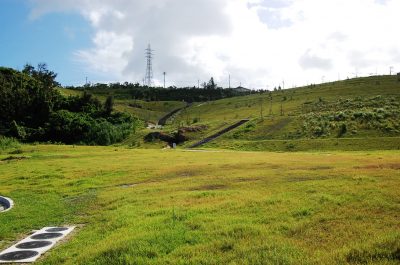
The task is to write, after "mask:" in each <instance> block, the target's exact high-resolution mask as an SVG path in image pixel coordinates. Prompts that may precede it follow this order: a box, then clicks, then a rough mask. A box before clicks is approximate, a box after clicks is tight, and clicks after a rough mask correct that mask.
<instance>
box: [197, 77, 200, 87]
mask: <svg viewBox="0 0 400 265" xmlns="http://www.w3.org/2000/svg"><path fill="white" fill-rule="evenodd" d="M197 88H198V89H200V79H197Z"/></svg>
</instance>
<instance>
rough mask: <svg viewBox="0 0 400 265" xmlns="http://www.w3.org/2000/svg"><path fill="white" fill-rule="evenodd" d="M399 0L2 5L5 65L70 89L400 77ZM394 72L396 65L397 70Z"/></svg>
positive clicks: (16, 1) (58, 0) (13, 1)
mask: <svg viewBox="0 0 400 265" xmlns="http://www.w3.org/2000/svg"><path fill="white" fill-rule="evenodd" d="M399 10H400V1H399V0H324V1H321V0H0V23H1V25H2V27H1V31H0V33H1V34H0V65H1V66H6V67H12V68H15V69H22V68H23V66H24V64H25V63H30V64H32V65H37V64H38V63H41V62H45V63H47V65H48V67H49V69H51V70H53V71H55V72H56V73H58V78H57V80H58V81H59V82H60V83H61V84H62V85H64V86H68V85H80V84H84V83H85V82H86V78H88V81H89V82H92V83H101V82H125V81H128V82H139V83H142V80H143V78H144V76H145V71H146V58H145V49H146V48H147V45H148V44H151V47H152V49H154V59H153V74H154V83H155V85H161V84H162V83H163V72H166V84H167V86H170V85H174V86H178V87H182V86H197V85H198V83H199V82H200V83H203V82H207V81H208V80H209V79H210V77H214V79H215V81H216V83H217V84H218V85H220V86H223V87H228V86H229V76H230V81H231V86H232V87H236V86H239V85H241V86H243V87H248V88H253V89H269V90H271V89H273V88H274V87H278V86H281V87H283V88H289V87H293V86H301V85H307V84H311V83H321V82H327V81H334V80H338V79H341V80H342V79H346V78H352V77H356V76H370V75H375V74H389V73H390V71H391V69H392V73H396V72H400V34H398V32H399V29H398V28H399V26H398V25H400V16H399V15H398V13H399ZM391 67H392V68H391Z"/></svg>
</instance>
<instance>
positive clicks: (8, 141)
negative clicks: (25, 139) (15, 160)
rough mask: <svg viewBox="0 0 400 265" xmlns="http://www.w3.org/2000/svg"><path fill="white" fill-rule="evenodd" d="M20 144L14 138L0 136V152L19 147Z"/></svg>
mask: <svg viewBox="0 0 400 265" xmlns="http://www.w3.org/2000/svg"><path fill="white" fill-rule="evenodd" d="M20 146H21V144H20V143H19V142H18V141H17V140H16V139H14V138H8V137H3V136H0V152H1V151H5V150H8V149H15V148H19V147H20Z"/></svg>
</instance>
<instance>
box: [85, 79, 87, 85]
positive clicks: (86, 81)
mask: <svg viewBox="0 0 400 265" xmlns="http://www.w3.org/2000/svg"><path fill="white" fill-rule="evenodd" d="M85 85H87V77H86V82H85Z"/></svg>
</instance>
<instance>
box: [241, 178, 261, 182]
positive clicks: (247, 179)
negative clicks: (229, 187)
mask: <svg viewBox="0 0 400 265" xmlns="http://www.w3.org/2000/svg"><path fill="white" fill-rule="evenodd" d="M260 180H261V178H257V177H253V178H237V179H236V180H235V181H236V182H239V183H240V182H255V181H260Z"/></svg>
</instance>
